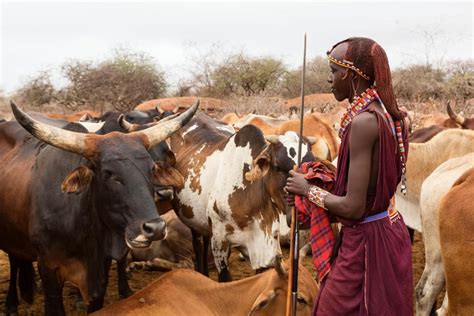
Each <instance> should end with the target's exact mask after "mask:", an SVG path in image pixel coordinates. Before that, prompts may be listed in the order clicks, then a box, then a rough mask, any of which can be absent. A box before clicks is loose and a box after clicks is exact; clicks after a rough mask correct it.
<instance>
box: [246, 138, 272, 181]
mask: <svg viewBox="0 0 474 316" xmlns="http://www.w3.org/2000/svg"><path fill="white" fill-rule="evenodd" d="M269 148H270V146H267V147H266V148H265V149H264V150H263V151H262V152H261V153H260V154H259V155H258V157H257V158H256V159H255V160H254V161H253V163H252V169H250V171H248V172H247V173H245V179H246V180H247V181H255V180H258V179H260V178H263V177H264V176H265V175H266V174H267V173H268V170H269V169H270V165H271V163H272V157H271V154H270V150H269Z"/></svg>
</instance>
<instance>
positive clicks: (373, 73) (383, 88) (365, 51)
mask: <svg viewBox="0 0 474 316" xmlns="http://www.w3.org/2000/svg"><path fill="white" fill-rule="evenodd" d="M327 54H328V59H329V65H330V67H331V75H330V78H329V80H328V81H329V82H330V83H331V85H332V92H333V93H334V96H335V97H336V99H337V100H338V101H342V100H344V99H346V98H350V97H353V96H354V90H357V88H358V87H359V86H362V87H363V86H372V85H375V87H376V88H377V92H378V94H379V95H380V98H381V99H382V102H383V103H384V105H385V107H386V108H387V111H388V112H389V113H390V114H391V115H392V117H394V118H395V119H397V120H399V119H402V118H404V117H405V116H406V114H405V112H403V111H400V109H399V108H398V105H397V101H396V100H395V96H394V93H393V88H392V77H391V74H390V66H389V64H388V59H387V55H386V54H385V51H384V49H383V48H382V47H381V46H380V45H379V44H378V43H377V42H375V41H373V40H371V39H369V38H364V37H351V38H348V39H346V40H343V41H341V42H339V43H337V44H335V45H334V46H333V47H332V48H331V49H330V50H329V51H328V52H327Z"/></svg>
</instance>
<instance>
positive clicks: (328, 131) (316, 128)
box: [276, 113, 339, 160]
mask: <svg viewBox="0 0 474 316" xmlns="http://www.w3.org/2000/svg"><path fill="white" fill-rule="evenodd" d="M303 123H304V125H303V126H304V129H303V136H306V137H313V138H314V139H316V140H317V143H316V144H314V145H313V147H312V150H313V155H314V156H315V157H318V158H319V159H322V160H333V159H334V158H336V157H337V154H338V151H339V138H338V137H337V135H336V133H335V131H334V130H333V129H332V128H331V126H330V125H328V124H327V123H326V122H325V121H323V120H322V119H321V118H319V117H318V114H314V113H313V114H310V115H306V116H305V117H304V121H303ZM299 130H300V120H299V119H298V120H288V121H286V122H284V123H282V124H280V125H279V126H278V127H277V128H276V134H278V135H284V134H285V133H286V132H288V131H294V132H299Z"/></svg>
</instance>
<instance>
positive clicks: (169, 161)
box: [118, 114, 184, 200]
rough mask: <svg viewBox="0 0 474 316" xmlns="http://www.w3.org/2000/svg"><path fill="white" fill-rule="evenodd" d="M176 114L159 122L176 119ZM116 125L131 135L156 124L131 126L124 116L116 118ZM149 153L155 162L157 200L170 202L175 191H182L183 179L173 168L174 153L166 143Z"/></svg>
mask: <svg viewBox="0 0 474 316" xmlns="http://www.w3.org/2000/svg"><path fill="white" fill-rule="evenodd" d="M177 116H178V114H173V115H170V116H167V117H166V118H163V119H162V120H160V121H159V122H160V123H164V122H166V121H169V120H172V119H174V118H175V117H177ZM118 124H119V125H120V127H121V128H122V129H123V130H125V131H126V132H127V133H133V132H137V131H141V130H144V129H147V128H149V127H152V126H155V125H157V124H158V123H157V122H150V123H147V124H142V125H140V124H133V123H130V122H128V121H127V119H126V118H125V116H124V115H121V116H120V117H119V118H118ZM149 153H150V155H151V157H152V158H153V160H154V161H155V162H156V164H157V165H156V173H157V177H156V178H157V179H159V181H158V182H156V183H154V186H155V190H156V199H157V200H171V199H173V197H174V190H175V189H178V190H180V189H182V187H183V186H184V178H183V176H182V174H181V173H180V172H179V171H178V170H177V169H175V168H174V166H175V165H176V157H175V155H174V153H173V152H172V151H171V150H170V149H169V146H168V144H167V143H166V142H161V143H159V144H157V145H156V146H153V147H152V148H150V150H149Z"/></svg>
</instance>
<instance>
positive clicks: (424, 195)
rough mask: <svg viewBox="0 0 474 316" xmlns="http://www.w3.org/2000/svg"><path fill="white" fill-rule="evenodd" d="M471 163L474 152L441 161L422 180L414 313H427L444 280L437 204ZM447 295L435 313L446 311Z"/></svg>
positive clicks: (441, 313)
mask: <svg viewBox="0 0 474 316" xmlns="http://www.w3.org/2000/svg"><path fill="white" fill-rule="evenodd" d="M473 167H474V152H473V153H470V154H468V155H465V156H461V157H458V158H453V159H449V160H447V161H445V162H444V163H442V164H440V165H439V166H438V167H437V168H436V169H435V170H434V171H433V172H432V173H431V174H430V175H429V177H427V178H426V180H425V181H424V182H423V185H422V187H421V193H420V209H421V219H422V224H423V240H424V244H425V268H424V270H423V274H422V276H421V278H420V280H419V281H418V284H417V285H416V290H415V293H416V312H417V315H429V314H430V312H431V310H432V308H433V305H434V303H435V301H436V298H437V297H438V295H439V293H440V292H441V290H442V289H443V286H444V284H445V277H444V267H443V261H442V259H441V246H440V238H439V221H438V215H439V210H440V209H439V204H440V201H441V198H442V197H443V196H444V195H445V194H446V192H448V191H449V189H450V188H451V186H452V185H453V183H454V182H455V181H456V180H457V179H458V178H459V177H460V176H461V175H462V174H463V173H464V172H465V171H466V170H468V169H469V168H473ZM447 297H448V296H447V295H445V298H444V302H443V306H442V308H441V309H439V310H438V311H437V315H445V314H446V306H447Z"/></svg>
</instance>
